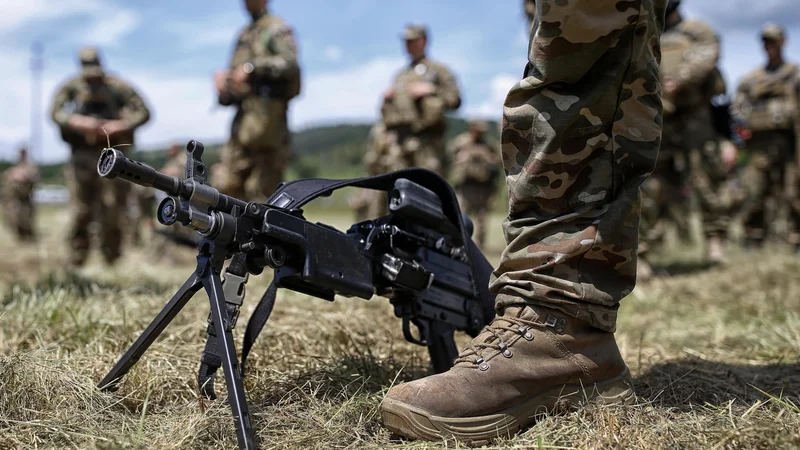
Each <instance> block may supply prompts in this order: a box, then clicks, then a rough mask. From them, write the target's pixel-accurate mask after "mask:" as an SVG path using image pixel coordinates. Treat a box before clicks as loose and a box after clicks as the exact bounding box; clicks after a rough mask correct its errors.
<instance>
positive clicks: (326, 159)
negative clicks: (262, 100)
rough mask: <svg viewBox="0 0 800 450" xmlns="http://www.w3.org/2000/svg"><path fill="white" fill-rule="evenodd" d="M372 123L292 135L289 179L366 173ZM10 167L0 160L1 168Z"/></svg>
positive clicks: (47, 173) (47, 170)
mask: <svg viewBox="0 0 800 450" xmlns="http://www.w3.org/2000/svg"><path fill="white" fill-rule="evenodd" d="M447 124H448V128H447V129H448V133H447V138H448V140H449V139H451V138H453V137H454V136H455V135H457V134H459V133H461V132H463V131H464V130H466V128H467V122H466V120H464V119H460V118H448V119H447ZM370 127H371V125H369V124H342V125H329V126H318V127H311V128H307V129H305V130H301V131H298V132H295V133H293V134H292V147H293V151H294V158H293V159H292V162H291V164H290V168H289V174H288V178H289V179H295V178H309V177H326V178H344V177H356V176H360V175H365V172H364V168H363V166H362V163H361V160H362V158H363V156H364V151H365V149H366V145H367V139H368V137H369V130H370ZM489 134H490V136H492V137H494V138H496V139H499V126H498V124H497V122H492V123H490V128H489ZM204 144H205V146H206V151H205V154H204V158H203V159H204V161H205V162H206V163H207V164H209V165H212V164H214V163H216V162H217V161H219V150H220V148H221V147H222V143H221V142H216V143H214V142H205V143H204ZM165 150H166V149H165V148H160V149H152V150H142V151H137V152H134V153H133V154H132V155H131V157H133V158H135V159H137V160H139V161H141V162H144V163H146V164H148V165H151V166H153V167H156V168H159V167H162V166H163V165H164V164H165V162H166V160H167V156H166V152H165ZM10 166H11V163H10V162H7V161H3V162H0V171H4V170H6V169H7V168H8V167H10ZM40 170H41V172H42V183H43V184H63V183H64V175H63V170H64V164H63V163H61V164H50V165H44V166H41V167H40Z"/></svg>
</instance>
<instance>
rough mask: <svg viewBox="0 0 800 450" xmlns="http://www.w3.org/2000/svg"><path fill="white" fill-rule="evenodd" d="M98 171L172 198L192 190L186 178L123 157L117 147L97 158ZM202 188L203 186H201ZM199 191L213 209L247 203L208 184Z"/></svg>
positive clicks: (106, 176)
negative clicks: (172, 175)
mask: <svg viewBox="0 0 800 450" xmlns="http://www.w3.org/2000/svg"><path fill="white" fill-rule="evenodd" d="M97 173H98V174H100V176H101V177H103V178H109V179H114V178H121V179H123V180H125V181H129V182H131V183H134V184H138V185H140V186H144V187H152V188H155V189H158V190H159V191H162V192H164V193H166V194H167V195H170V196H173V197H181V198H183V199H186V200H189V199H190V198H191V197H192V194H193V193H194V191H195V183H194V182H193V181H185V180H182V179H180V178H178V177H171V176H169V175H165V174H163V173H161V172H159V171H157V170H156V169H154V168H152V167H150V166H148V165H147V164H144V163H140V162H139V161H135V160H133V159H130V158H128V157H127V156H125V154H124V153H122V152H121V151H119V150H117V149H113V148H107V149H104V150H103V152H102V153H101V154H100V159H99V160H98V161H97ZM201 188H202V189H201ZM198 191H199V192H200V193H201V194H203V195H202V196H203V197H204V198H208V199H209V200H211V199H213V200H211V201H209V202H208V203H209V204H210V206H211V207H212V208H214V209H216V210H219V211H222V212H226V213H230V212H231V210H232V209H233V207H234V206H238V207H239V209H240V210H244V208H245V206H247V202H245V201H243V200H239V199H237V198H234V197H230V196H227V195H224V194H220V193H219V192H217V190H216V189H214V188H212V187H210V186H205V185H203V186H201V187H198Z"/></svg>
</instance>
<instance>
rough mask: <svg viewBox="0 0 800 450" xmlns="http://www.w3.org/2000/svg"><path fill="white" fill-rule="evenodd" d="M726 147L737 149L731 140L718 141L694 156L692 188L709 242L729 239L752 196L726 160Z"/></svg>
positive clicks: (709, 143)
mask: <svg viewBox="0 0 800 450" xmlns="http://www.w3.org/2000/svg"><path fill="white" fill-rule="evenodd" d="M725 147H735V144H734V143H733V142H731V141H729V140H727V139H724V138H718V139H715V140H711V141H708V142H706V144H705V146H704V147H703V148H702V149H699V151H696V152H694V153H692V155H691V161H690V166H691V173H692V182H691V184H692V188H693V189H694V194H695V198H696V199H697V202H698V207H699V208H700V209H701V210H702V213H703V234H704V235H705V237H706V239H709V238H712V237H719V238H721V239H725V238H726V237H727V235H728V229H729V227H730V224H731V221H732V220H733V218H734V216H735V215H736V214H737V213H738V211H739V210H740V209H741V207H742V205H743V204H744V202H745V200H746V199H747V196H748V192H747V190H746V188H745V185H744V184H743V183H742V178H741V176H740V174H739V171H738V170H737V168H736V167H735V166H733V167H728V166H727V165H726V163H725V161H723V160H722V157H721V156H722V153H723V149H724V148H725Z"/></svg>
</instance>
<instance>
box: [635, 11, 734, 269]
mask: <svg viewBox="0 0 800 450" xmlns="http://www.w3.org/2000/svg"><path fill="white" fill-rule="evenodd" d="M679 6H680V0H670V1H669V3H668V6H667V13H666V14H667V16H666V29H665V30H664V34H663V35H662V37H661V55H662V57H661V66H660V71H661V81H662V87H663V91H662V102H663V105H664V134H663V142H662V144H661V149H660V151H659V154H658V162H657V164H656V168H655V171H654V172H653V174H652V175H651V176H650V177H649V178H648V180H647V181H646V182H645V184H644V185H643V186H642V195H643V200H642V240H643V243H642V245H641V246H640V251H641V252H642V253H644V252H646V251H647V250H648V249H650V248H651V247H653V246H656V245H659V244H662V243H663V239H664V235H665V232H666V229H667V228H668V225H669V224H670V223H672V224H674V225H676V226H677V227H678V229H679V231H680V232H681V233H682V234H684V235H687V234H688V230H689V222H688V217H689V211H690V202H691V201H692V199H691V196H692V186H691V182H692V179H691V176H690V171H691V167H690V158H691V155H692V153H697V152H702V151H704V150H703V149H704V148H705V146H706V145H707V144H708V143H710V142H714V141H715V140H716V135H715V132H714V129H713V119H712V114H711V99H712V98H713V97H715V96H716V95H718V94H722V93H724V83H723V82H722V76H721V74H720V72H719V70H718V69H717V61H718V60H719V52H720V48H719V47H720V46H719V38H718V36H717V34H716V32H715V31H714V30H713V29H712V28H711V26H710V25H708V24H706V23H705V22H701V21H698V20H685V19H684V18H683V17H682V16H681V13H680V11H679ZM639 262H640V274H639V275H640V277H641V278H647V275H648V272H649V270H650V269H649V267H648V266H647V264H646V262H645V260H644V259H643V258H640V260H639Z"/></svg>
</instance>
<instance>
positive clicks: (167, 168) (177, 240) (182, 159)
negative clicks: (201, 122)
mask: <svg viewBox="0 0 800 450" xmlns="http://www.w3.org/2000/svg"><path fill="white" fill-rule="evenodd" d="M160 170H161V172H162V173H164V174H166V175H169V176H171V177H178V178H180V179H183V178H185V176H186V152H184V151H183V147H181V146H180V145H178V144H173V145H170V146H169V148H167V162H166V163H165V164H164V166H163V167H162V168H161V169H160ZM210 172H211V175H212V176H214V175H216V174H218V173H219V172H220V166H219V163H217V164H214V166H212V167H211V170H210ZM212 181H213V182H212V185H213V186H216V183H217V181H218V180H212ZM159 194H160V193H159ZM163 198H164V197H161V198H160V199H159V202H160V201H161V200H163ZM156 234H158V235H160V236H162V237H163V238H164V239H165V240H166V241H168V242H170V243H172V244H178V245H182V246H186V247H197V244H199V243H200V239H199V235H198V234H197V232H196V231H193V230H191V229H189V228H186V227H180V226H174V225H173V226H168V227H163V226H160V227H159V228H158V229H157V231H156ZM157 242H158V243H159V245H162V241H161V240H158V241H157Z"/></svg>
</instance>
